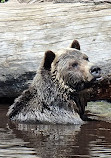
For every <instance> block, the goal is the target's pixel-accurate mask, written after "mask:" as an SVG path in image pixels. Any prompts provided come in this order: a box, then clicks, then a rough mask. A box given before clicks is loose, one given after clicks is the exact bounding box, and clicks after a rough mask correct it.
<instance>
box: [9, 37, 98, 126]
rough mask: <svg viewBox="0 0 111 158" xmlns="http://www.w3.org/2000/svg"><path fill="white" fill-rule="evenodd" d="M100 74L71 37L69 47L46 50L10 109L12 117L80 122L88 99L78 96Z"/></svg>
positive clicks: (26, 120) (29, 119) (17, 119)
mask: <svg viewBox="0 0 111 158" xmlns="http://www.w3.org/2000/svg"><path fill="white" fill-rule="evenodd" d="M99 76H100V68H99V67H97V66H95V65H93V64H91V63H90V62H89V60H88V57H87V56H86V55H85V54H83V53H81V51H80V44H79V42H78V41H77V40H74V41H73V42H72V44H71V47H70V48H67V49H62V50H60V51H58V52H57V53H54V52H52V51H50V50H48V51H46V52H45V55H44V59H43V61H42V63H41V65H40V68H39V69H38V71H37V74H36V76H35V77H34V79H33V82H32V84H31V85H30V87H29V88H28V90H25V91H24V92H23V93H22V95H21V96H19V97H18V98H17V99H15V102H14V103H13V104H12V105H11V107H10V108H9V111H8V113H7V115H8V116H9V118H10V119H11V120H14V121H22V122H31V123H32V122H34V123H53V124H56V123H59V124H68V123H69V124H80V123H82V122H83V120H84V119H83V118H84V117H83V116H84V111H85V106H86V104H87V101H86V100H87V99H86V100H85V98H84V95H82V98H81V95H79V94H80V93H81V92H82V91H84V90H85V89H86V88H87V87H88V84H90V83H91V82H93V80H95V79H96V78H98V77H99Z"/></svg>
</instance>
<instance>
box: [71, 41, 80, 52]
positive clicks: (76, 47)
mask: <svg viewBox="0 0 111 158" xmlns="http://www.w3.org/2000/svg"><path fill="white" fill-rule="evenodd" d="M71 48H75V49H78V50H80V44H79V42H78V41H77V40H74V41H73V42H72V44H71Z"/></svg>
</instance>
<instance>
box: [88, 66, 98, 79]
mask: <svg viewBox="0 0 111 158" xmlns="http://www.w3.org/2000/svg"><path fill="white" fill-rule="evenodd" d="M90 73H91V74H92V75H93V76H94V77H95V78H98V77H100V74H101V69H100V67H98V66H92V67H91V69H90Z"/></svg>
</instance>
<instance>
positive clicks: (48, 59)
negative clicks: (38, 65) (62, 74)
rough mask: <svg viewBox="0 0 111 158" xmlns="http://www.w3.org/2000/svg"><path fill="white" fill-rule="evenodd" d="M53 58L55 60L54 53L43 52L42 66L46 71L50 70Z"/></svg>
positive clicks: (49, 51)
mask: <svg viewBox="0 0 111 158" xmlns="http://www.w3.org/2000/svg"><path fill="white" fill-rule="evenodd" d="M54 58H55V53H53V52H52V51H51V50H48V51H46V52H45V56H44V65H43V66H44V68H45V69H46V70H50V68H51V64H52V62H53V60H54Z"/></svg>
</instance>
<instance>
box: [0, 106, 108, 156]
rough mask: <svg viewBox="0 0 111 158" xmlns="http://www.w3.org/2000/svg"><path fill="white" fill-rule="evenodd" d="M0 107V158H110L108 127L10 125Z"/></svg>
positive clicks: (102, 124) (99, 124)
mask: <svg viewBox="0 0 111 158" xmlns="http://www.w3.org/2000/svg"><path fill="white" fill-rule="evenodd" d="M7 109H8V105H0V157H1V158H4V157H5V158H93V157H94V158H96V157H101V158H111V123H108V122H102V121H92V122H88V123H86V124H84V125H76V126H75V125H43V124H39V125H31V124H28V125H27V124H12V123H11V122H10V121H9V120H8V119H7V118H6V112H7Z"/></svg>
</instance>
